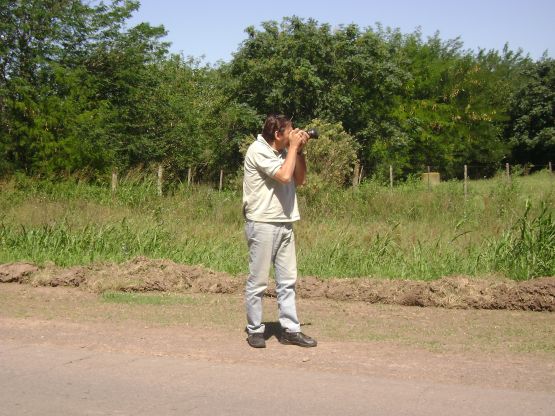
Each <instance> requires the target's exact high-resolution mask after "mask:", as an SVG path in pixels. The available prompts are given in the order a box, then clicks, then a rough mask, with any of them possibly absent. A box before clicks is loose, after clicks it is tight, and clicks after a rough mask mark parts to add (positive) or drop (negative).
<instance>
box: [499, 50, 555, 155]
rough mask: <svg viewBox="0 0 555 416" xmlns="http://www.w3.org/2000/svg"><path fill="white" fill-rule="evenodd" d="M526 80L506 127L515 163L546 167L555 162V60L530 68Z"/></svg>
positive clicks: (541, 61)
mask: <svg viewBox="0 0 555 416" xmlns="http://www.w3.org/2000/svg"><path fill="white" fill-rule="evenodd" d="M523 76H524V78H525V82H524V83H523V85H522V86H521V87H520V88H519V89H518V90H517V91H516V93H515V94H514V96H513V98H512V100H511V105H510V109H509V115H510V121H509V123H508V124H507V126H506V129H507V133H506V134H507V136H508V139H509V141H510V144H511V147H512V148H513V155H512V159H513V160H514V161H515V162H517V163H527V162H530V163H534V164H539V165H546V164H547V162H549V161H553V160H554V159H555V60H553V59H547V58H545V59H542V60H540V61H538V62H536V63H535V64H534V65H531V66H529V67H526V68H525V69H524V71H523Z"/></svg>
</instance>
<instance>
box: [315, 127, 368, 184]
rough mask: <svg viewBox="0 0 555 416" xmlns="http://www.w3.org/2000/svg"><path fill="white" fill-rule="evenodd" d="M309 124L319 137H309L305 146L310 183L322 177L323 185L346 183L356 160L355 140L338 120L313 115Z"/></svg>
mask: <svg viewBox="0 0 555 416" xmlns="http://www.w3.org/2000/svg"><path fill="white" fill-rule="evenodd" d="M308 128H316V129H317V130H318V132H319V138H318V139H316V140H311V141H310V144H309V145H308V150H307V164H308V166H309V169H310V172H311V174H310V183H312V182H313V181H314V180H316V181H322V182H323V185H325V186H332V187H341V186H343V185H345V184H347V183H348V182H349V180H350V179H351V178H352V173H353V167H354V165H355V163H356V161H357V150H358V147H359V146H358V144H357V143H356V142H355V141H354V139H353V138H352V137H351V136H350V135H349V134H347V133H346V132H345V131H344V130H343V127H342V126H341V124H340V123H335V124H332V123H326V122H324V121H322V120H318V119H314V120H312V121H311V122H310V124H309V125H308ZM310 183H309V186H310Z"/></svg>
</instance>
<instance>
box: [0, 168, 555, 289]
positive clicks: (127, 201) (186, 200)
mask: <svg viewBox="0 0 555 416" xmlns="http://www.w3.org/2000/svg"><path fill="white" fill-rule="evenodd" d="M553 183H554V181H553V178H551V177H550V176H549V175H548V174H547V173H544V172H540V173H537V174H534V175H531V176H527V177H520V178H514V179H513V180H512V182H511V183H508V182H507V181H506V180H505V178H502V177H499V178H494V179H490V180H481V181H472V182H471V183H470V185H469V194H468V198H467V200H465V199H464V195H463V192H462V185H461V183H460V182H455V181H450V182H445V183H441V184H440V185H438V186H436V187H434V188H433V189H432V190H431V191H428V190H427V189H426V186H424V185H423V184H422V183H421V182H419V181H410V182H407V183H404V184H400V185H399V186H396V187H395V188H393V189H390V188H389V187H386V186H383V185H381V184H379V183H377V182H373V181H367V182H364V183H363V184H361V186H359V187H358V188H356V189H353V188H350V189H328V188H321V189H318V190H315V189H314V188H306V189H303V188H301V189H300V190H299V205H300V211H301V216H302V220H301V221H300V222H299V223H297V224H296V225H295V233H296V237H297V250H298V266H299V273H300V274H301V275H313V276H320V277H332V276H334V277H357V276H373V277H382V278H407V279H435V278H438V277H441V276H445V275H451V274H469V275H484V274H491V273H498V274H503V275H505V276H508V277H511V278H514V279H528V278H532V277H536V276H542V275H555V263H554V260H553V258H555V255H554V253H555V246H554V244H555V243H554V240H555V237H554V235H555V231H554V228H555V226H554V224H553V223H554V220H553V214H552V212H553V206H554V202H555V194H554V187H553ZM0 191H1V193H0V262H9V261H16V260H30V261H34V262H38V263H44V262H46V261H53V262H55V263H56V264H59V265H62V266H68V265H74V264H88V263H91V262H95V261H114V262H122V261H126V260H129V259H131V258H133V257H135V256H138V255H145V256H149V257H153V258H167V259H171V260H173V261H176V262H180V263H187V264H200V265H204V266H206V267H209V268H212V269H214V270H219V271H224V272H228V273H232V274H244V273H246V272H247V253H246V244H245V241H244V234H243V219H242V214H241V194H240V193H239V192H236V191H229V190H228V191H222V192H218V191H216V190H214V189H212V188H210V187H207V186H192V187H190V188H189V187H187V186H185V185H183V184H181V185H176V186H174V187H173V188H172V189H171V193H170V194H167V195H165V196H164V197H163V198H160V197H158V196H157V195H156V187H155V184H154V183H153V182H152V181H149V180H148V178H145V177H143V176H141V175H139V174H134V175H129V176H128V177H127V178H123V179H122V181H121V182H120V186H119V188H118V191H117V193H116V195H115V196H112V195H111V191H110V189H109V187H108V186H106V185H104V186H100V185H99V184H86V183H83V182H79V181H75V180H66V181H63V182H59V183H56V182H51V181H45V180H37V179H30V178H27V177H25V176H21V175H20V176H16V177H14V178H11V179H10V180H9V181H7V182H4V183H0ZM526 201H528V202H526ZM523 212H524V214H523Z"/></svg>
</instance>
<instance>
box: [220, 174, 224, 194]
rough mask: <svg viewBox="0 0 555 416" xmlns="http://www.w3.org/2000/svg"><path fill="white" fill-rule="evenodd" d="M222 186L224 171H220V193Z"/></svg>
mask: <svg viewBox="0 0 555 416" xmlns="http://www.w3.org/2000/svg"><path fill="white" fill-rule="evenodd" d="M223 184H224V170H223V169H220V189H219V190H220V191H221V190H222V186H223Z"/></svg>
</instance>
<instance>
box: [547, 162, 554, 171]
mask: <svg viewBox="0 0 555 416" xmlns="http://www.w3.org/2000/svg"><path fill="white" fill-rule="evenodd" d="M548 166H549V173H553V169H552V168H551V162H549V164H548Z"/></svg>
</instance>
